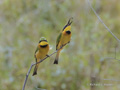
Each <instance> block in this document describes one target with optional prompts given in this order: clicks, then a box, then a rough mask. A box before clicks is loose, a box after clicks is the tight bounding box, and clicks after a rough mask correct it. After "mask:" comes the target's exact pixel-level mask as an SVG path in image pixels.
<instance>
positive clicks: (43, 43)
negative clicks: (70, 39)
mask: <svg viewBox="0 0 120 90" xmlns="http://www.w3.org/2000/svg"><path fill="white" fill-rule="evenodd" d="M48 51H49V44H48V42H47V40H46V39H45V38H44V37H42V38H40V41H39V44H38V46H37V49H36V51H35V54H34V56H35V59H36V62H39V61H40V60H41V59H43V58H45V56H48V55H47V53H48ZM38 66H39V64H36V66H35V68H34V72H33V76H34V75H37V69H38Z"/></svg>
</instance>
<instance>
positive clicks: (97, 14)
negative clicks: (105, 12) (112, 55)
mask: <svg viewBox="0 0 120 90" xmlns="http://www.w3.org/2000/svg"><path fill="white" fill-rule="evenodd" d="M87 1H88V4H89V6H90V8H91V9H92V11H93V12H94V13H95V15H96V16H97V18H98V20H99V21H100V22H101V23H102V24H103V25H104V27H105V28H106V29H107V31H108V32H110V34H111V35H112V36H113V37H114V38H115V39H116V40H117V41H118V42H119V43H120V40H119V39H118V38H117V37H116V36H115V35H114V34H113V33H112V31H110V29H109V28H108V27H107V26H106V25H105V23H104V22H103V21H102V19H101V18H100V16H99V15H98V14H97V12H96V11H95V10H94V8H93V7H92V5H91V3H90V1H89V0H87Z"/></svg>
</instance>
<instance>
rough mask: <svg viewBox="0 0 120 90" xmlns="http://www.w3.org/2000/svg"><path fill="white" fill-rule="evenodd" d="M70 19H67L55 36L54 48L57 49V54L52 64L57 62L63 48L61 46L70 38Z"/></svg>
mask: <svg viewBox="0 0 120 90" xmlns="http://www.w3.org/2000/svg"><path fill="white" fill-rule="evenodd" d="M72 19H73V18H70V19H69V20H68V22H67V24H66V25H65V26H64V28H63V29H62V31H61V33H60V34H59V36H58V37H57V40H56V50H58V51H57V54H56V57H55V60H54V64H58V59H59V54H60V51H61V50H62V49H63V46H65V45H66V44H67V43H69V42H70V40H71V24H72V22H73V21H72Z"/></svg>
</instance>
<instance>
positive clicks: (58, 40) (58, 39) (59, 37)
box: [56, 33, 62, 50]
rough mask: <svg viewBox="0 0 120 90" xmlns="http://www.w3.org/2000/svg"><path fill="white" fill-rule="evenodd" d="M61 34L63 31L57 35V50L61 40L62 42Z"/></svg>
mask: <svg viewBox="0 0 120 90" xmlns="http://www.w3.org/2000/svg"><path fill="white" fill-rule="evenodd" d="M61 35H62V33H60V34H59V36H58V37H57V41H56V50H57V46H58V44H59V42H60V39H61Z"/></svg>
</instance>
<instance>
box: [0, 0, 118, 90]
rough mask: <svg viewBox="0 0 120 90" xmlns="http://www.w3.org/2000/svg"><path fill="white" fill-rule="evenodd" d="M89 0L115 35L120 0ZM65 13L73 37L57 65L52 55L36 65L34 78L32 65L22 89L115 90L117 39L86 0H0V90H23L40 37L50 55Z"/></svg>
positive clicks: (116, 78)
mask: <svg viewBox="0 0 120 90" xmlns="http://www.w3.org/2000/svg"><path fill="white" fill-rule="evenodd" d="M90 2H91V3H92V6H93V7H94V9H95V10H96V12H97V13H98V14H99V16H100V17H101V18H102V19H103V21H104V23H105V24H106V25H107V26H108V27H109V29H110V30H111V31H112V32H113V33H114V34H115V35H116V36H117V37H118V38H120V25H119V21H120V0H90ZM70 17H73V18H74V20H73V21H74V22H73V24H72V39H71V42H70V44H69V45H67V46H65V48H64V50H63V51H62V52H61V54H60V60H59V64H58V65H54V64H53V62H54V59H55V54H54V55H53V56H51V57H50V58H48V59H46V60H45V61H44V62H42V63H41V64H40V66H39V70H38V75H37V76H34V77H33V76H32V73H33V69H32V71H31V73H30V75H29V78H28V82H27V84H26V89H25V90H118V89H120V85H119V83H120V72H119V71H120V61H119V60H116V59H120V48H119V42H117V41H116V39H115V38H114V37H113V36H112V35H111V34H110V33H109V32H108V31H107V30H106V29H105V27H104V26H103V25H102V24H101V23H100V22H99V20H98V19H97V17H96V16H95V14H94V13H93V11H92V10H91V9H90V7H89V5H88V2H87V0H0V90H21V89H22V86H23V83H24V79H25V75H26V73H27V72H28V69H29V67H30V65H31V64H32V63H34V62H35V59H34V52H35V49H36V46H37V44H38V41H39V39H40V37H46V38H47V40H48V41H49V43H50V47H51V49H50V51H49V54H51V53H52V52H54V51H55V44H56V43H55V42H56V38H57V36H58V34H59V32H60V31H61V30H62V28H63V27H64V25H65V24H66V23H67V21H68V19H69V18H70ZM115 48H116V53H115ZM115 55H116V57H115ZM91 84H95V85H91Z"/></svg>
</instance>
